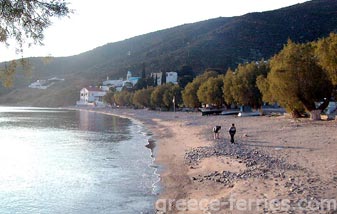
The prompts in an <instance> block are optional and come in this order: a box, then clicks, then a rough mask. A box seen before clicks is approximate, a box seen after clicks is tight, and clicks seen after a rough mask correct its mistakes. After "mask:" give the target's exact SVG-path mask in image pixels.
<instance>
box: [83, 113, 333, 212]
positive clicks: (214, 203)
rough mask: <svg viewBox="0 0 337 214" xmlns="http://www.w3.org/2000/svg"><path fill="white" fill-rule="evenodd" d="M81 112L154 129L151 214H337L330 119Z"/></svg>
mask: <svg viewBox="0 0 337 214" xmlns="http://www.w3.org/2000/svg"><path fill="white" fill-rule="evenodd" d="M82 110H86V111H95V112H101V113H105V114H112V115H118V116H122V117H128V118H133V119H136V120H138V121H140V122H141V123H143V124H144V125H145V126H146V127H147V128H148V129H149V130H151V132H152V133H153V134H154V135H153V140H154V141H155V144H156V147H155V149H154V155H155V158H156V163H157V164H158V165H160V166H162V167H163V170H162V173H161V175H160V177H161V184H162V186H163V192H162V193H161V194H160V195H159V197H158V200H157V203H156V204H155V205H154V206H155V209H156V213H184V214H194V213H195V214H201V213H211V214H220V213H221V214H224V213H337V210H336V209H337V204H336V200H337V155H336V151H337V132H336V130H337V129H336V128H337V122H336V121H310V120H309V119H296V120H295V119H291V118H287V117H284V116H279V117H268V116H261V117H244V118H240V117H235V116H204V117H203V116H201V114H200V113H188V112H176V113H173V112H158V111H149V110H130V109H82ZM232 123H234V124H235V125H236V127H237V133H236V136H235V140H236V144H230V142H229V134H228V128H229V127H230V125H231V124H232ZM215 125H219V126H222V129H221V130H220V139H217V140H214V139H213V133H212V127H213V126H215Z"/></svg>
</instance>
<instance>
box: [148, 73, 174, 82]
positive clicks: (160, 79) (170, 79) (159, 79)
mask: <svg viewBox="0 0 337 214" xmlns="http://www.w3.org/2000/svg"><path fill="white" fill-rule="evenodd" d="M151 76H152V78H154V81H157V85H161V84H163V72H159V73H152V74H151ZM166 83H173V84H178V73H177V72H166Z"/></svg>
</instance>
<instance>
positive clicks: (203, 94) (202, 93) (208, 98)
mask: <svg viewBox="0 0 337 214" xmlns="http://www.w3.org/2000/svg"><path fill="white" fill-rule="evenodd" d="M223 78H224V76H223V75H220V76H217V77H210V78H208V79H207V81H206V82H203V83H202V84H201V85H200V87H199V89H198V91H197V95H198V99H199V101H200V102H201V103H204V104H214V105H216V106H218V107H220V106H222V104H223V103H224V100H223V89H222V88H223Z"/></svg>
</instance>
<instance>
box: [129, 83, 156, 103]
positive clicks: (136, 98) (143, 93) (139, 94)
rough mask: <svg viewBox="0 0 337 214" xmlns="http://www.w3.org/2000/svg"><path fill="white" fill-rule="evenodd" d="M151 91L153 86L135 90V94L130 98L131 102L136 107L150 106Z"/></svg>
mask: <svg viewBox="0 0 337 214" xmlns="http://www.w3.org/2000/svg"><path fill="white" fill-rule="evenodd" d="M153 91H154V88H153V87H149V88H144V89H141V90H138V91H136V92H135V94H134V95H133V100H132V102H133V104H134V105H136V106H138V107H143V108H144V107H147V108H152V105H151V94H152V92H153Z"/></svg>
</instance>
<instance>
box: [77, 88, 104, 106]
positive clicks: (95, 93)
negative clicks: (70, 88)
mask: <svg viewBox="0 0 337 214" xmlns="http://www.w3.org/2000/svg"><path fill="white" fill-rule="evenodd" d="M105 94H106V91H103V90H102V89H100V88H97V87H86V88H82V89H81V91H80V100H79V101H77V102H76V104H77V105H93V106H103V105H104V104H103V97H104V95H105Z"/></svg>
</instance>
